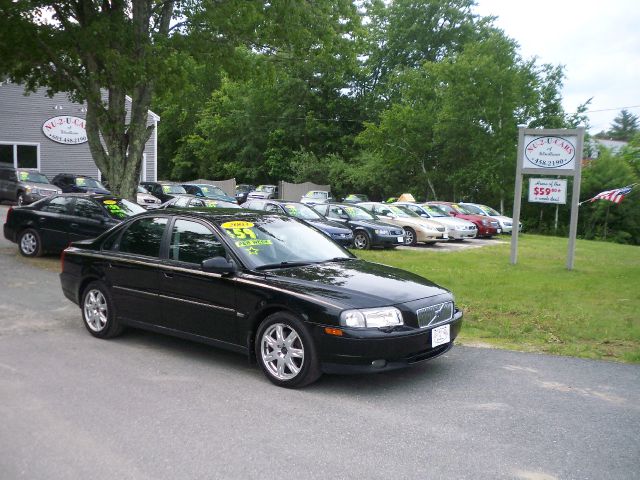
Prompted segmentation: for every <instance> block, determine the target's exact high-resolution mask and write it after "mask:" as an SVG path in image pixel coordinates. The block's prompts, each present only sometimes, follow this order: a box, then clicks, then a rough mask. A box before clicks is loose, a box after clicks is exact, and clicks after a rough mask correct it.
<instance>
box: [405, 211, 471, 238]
mask: <svg viewBox="0 0 640 480" xmlns="http://www.w3.org/2000/svg"><path fill="white" fill-rule="evenodd" d="M394 205H398V206H401V207H405V208H407V209H409V210H411V211H412V212H414V213H417V214H418V215H420V216H421V217H423V218H430V219H431V220H435V221H436V222H440V223H441V224H443V225H445V226H446V227H447V229H448V231H449V238H450V239H452V240H458V241H462V240H464V239H465V238H475V237H476V236H477V235H478V227H476V225H475V224H474V223H473V222H470V221H469V220H464V219H462V218H456V217H451V216H449V215H448V214H447V212H445V211H444V210H441V209H439V208H438V207H436V206H434V205H421V204H418V203H412V202H396V203H394Z"/></svg>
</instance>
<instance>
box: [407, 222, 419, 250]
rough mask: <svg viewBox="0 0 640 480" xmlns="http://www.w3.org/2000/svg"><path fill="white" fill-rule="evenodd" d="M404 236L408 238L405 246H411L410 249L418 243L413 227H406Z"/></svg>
mask: <svg viewBox="0 0 640 480" xmlns="http://www.w3.org/2000/svg"><path fill="white" fill-rule="evenodd" d="M404 235H405V237H406V239H405V241H404V244H405V245H409V246H410V247H415V246H416V244H417V243H418V236H417V235H416V231H415V230H414V229H413V228H411V227H404Z"/></svg>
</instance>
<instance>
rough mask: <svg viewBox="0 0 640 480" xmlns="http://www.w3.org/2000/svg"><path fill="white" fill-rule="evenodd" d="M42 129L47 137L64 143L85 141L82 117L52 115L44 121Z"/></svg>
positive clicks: (70, 143)
mask: <svg viewBox="0 0 640 480" xmlns="http://www.w3.org/2000/svg"><path fill="white" fill-rule="evenodd" d="M42 131H43V133H44V134H45V135H46V136H47V138H49V139H51V140H53V141H54V142H58V143H64V144H66V145H78V144H80V143H85V142H86V141H87V131H86V130H85V120H84V118H78V117H69V116H61V117H53V118H50V119H49V120H47V121H46V122H44V124H43V125H42Z"/></svg>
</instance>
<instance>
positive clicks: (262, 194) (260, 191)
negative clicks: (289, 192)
mask: <svg viewBox="0 0 640 480" xmlns="http://www.w3.org/2000/svg"><path fill="white" fill-rule="evenodd" d="M249 198H266V199H271V198H278V187H277V186H276V185H258V188H256V189H255V190H254V191H253V192H249V195H247V199H249Z"/></svg>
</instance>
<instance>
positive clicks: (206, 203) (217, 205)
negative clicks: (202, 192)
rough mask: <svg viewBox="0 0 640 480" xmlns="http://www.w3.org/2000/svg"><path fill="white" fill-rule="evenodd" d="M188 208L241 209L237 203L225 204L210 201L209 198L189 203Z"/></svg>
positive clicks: (223, 202)
mask: <svg viewBox="0 0 640 480" xmlns="http://www.w3.org/2000/svg"><path fill="white" fill-rule="evenodd" d="M190 206H191V207H201V208H202V207H204V208H242V207H241V206H240V205H238V204H237V203H232V202H225V201H224V200H211V199H209V198H203V199H196V200H194V201H193V202H191V205H190Z"/></svg>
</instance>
